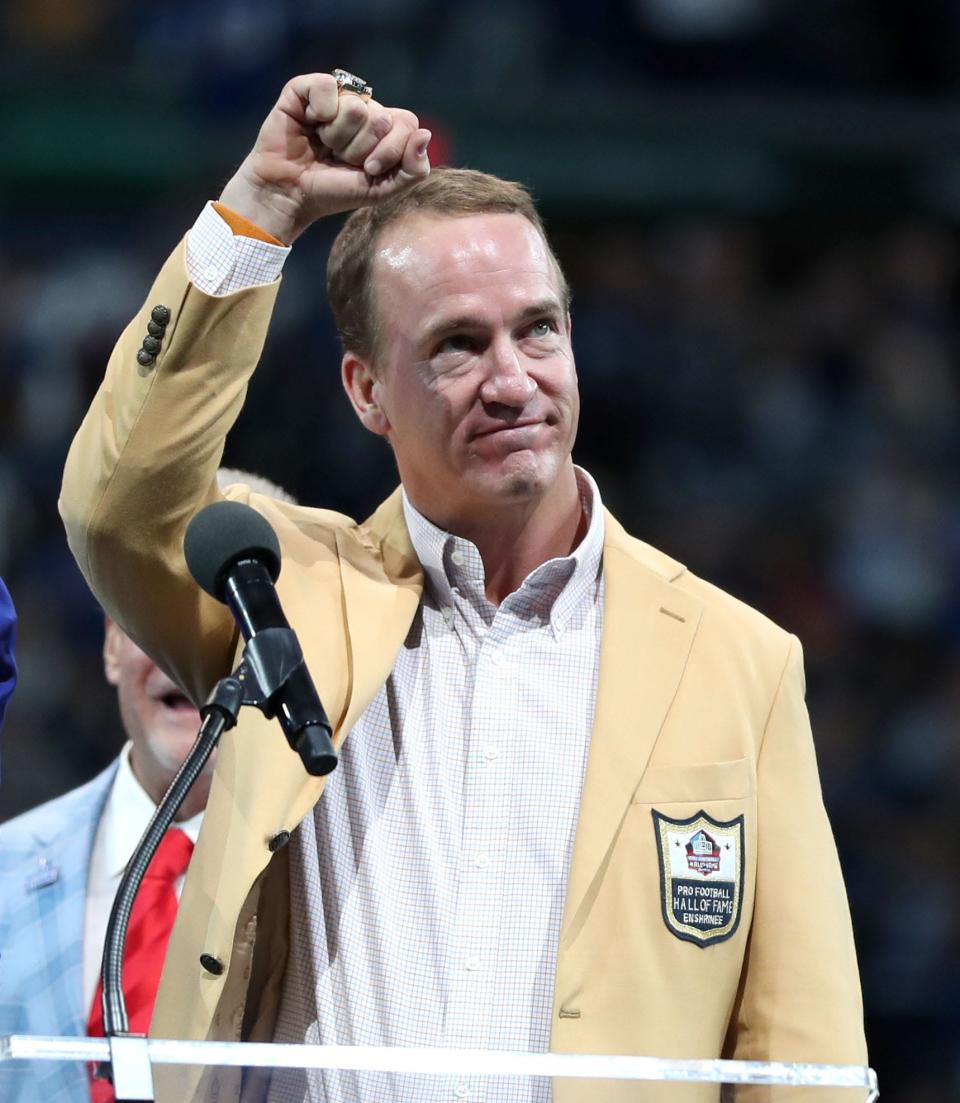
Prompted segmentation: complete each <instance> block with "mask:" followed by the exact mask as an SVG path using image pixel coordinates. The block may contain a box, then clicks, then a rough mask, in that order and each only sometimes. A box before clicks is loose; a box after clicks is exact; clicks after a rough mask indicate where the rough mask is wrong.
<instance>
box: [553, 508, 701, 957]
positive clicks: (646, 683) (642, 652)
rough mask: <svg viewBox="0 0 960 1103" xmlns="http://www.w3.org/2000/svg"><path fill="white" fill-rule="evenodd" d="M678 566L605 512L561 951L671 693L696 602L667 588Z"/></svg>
mask: <svg viewBox="0 0 960 1103" xmlns="http://www.w3.org/2000/svg"><path fill="white" fill-rule="evenodd" d="M683 571H684V568H683V566H682V565H681V564H679V563H676V562H674V561H673V560H671V559H669V558H668V557H666V556H664V555H662V554H661V553H659V552H657V551H655V550H654V549H653V548H650V547H648V546H647V545H645V544H642V543H641V542H640V541H639V540H634V539H633V538H632V537H629V536H628V535H627V534H626V533H625V532H624V530H623V528H622V527H621V526H620V525H619V524H618V523H617V521H615V520H614V519H613V517H612V516H611V515H610V514H609V513H607V515H606V536H605V540H604V551H603V574H604V612H603V640H602V643H601V647H600V679H599V684H598V686H597V705H596V713H595V716H594V725H593V735H592V737H591V743H590V754H589V758H588V760H587V773H586V778H585V779H584V786H583V793H582V796H581V801H580V817H579V821H578V825H577V834H576V839H575V841H574V850H573V858H572V862H571V867H570V877H569V881H568V885H567V899H566V905H565V908H564V921H563V928H562V932H561V939H560V944H561V947H564V946H567V945H569V944H570V943H571V942H572V941H573V940H574V939H575V938H576V936H577V933H578V932H579V930H580V928H581V927H582V925H583V921H584V919H585V918H586V915H587V913H588V912H589V910H590V905H591V903H592V901H593V898H594V896H595V893H596V889H597V887H598V885H599V882H600V878H601V876H602V870H603V863H604V858H605V856H606V854H607V853H608V851H609V849H610V846H611V845H612V843H613V842H614V840H615V838H616V835H617V832H618V830H619V828H620V825H621V823H622V822H623V818H624V816H625V815H626V812H627V810H628V808H629V806H630V801H631V799H632V797H633V794H634V791H635V790H636V787H637V785H638V784H639V782H640V779H641V777H642V776H643V773H644V770H645V769H646V767H647V763H648V761H649V759H650V755H651V753H652V751H653V747H654V744H655V743H656V741H657V736H658V735H659V733H660V729H661V727H662V726H663V722H664V720H665V718H666V715H667V712H668V711H669V708H670V704H671V702H672V701H673V698H674V695H675V694H676V691H677V687H678V685H679V684H680V679H681V677H682V676H683V671H684V668H685V666H686V662H687V657H688V655H689V653H690V648H691V645H692V644H693V638H694V636H695V634H696V631H697V627H698V625H699V622H700V616H701V612H702V607H701V603H700V601H699V600H698V599H697V598H695V597H693V596H692V595H690V594H688V593H686V592H684V591H683V590H681V589H679V588H678V587H676V586H673V585H671V583H672V582H673V581H674V580H675V579H676V578H677V577H679V576H680V575H681V574H682V573H683Z"/></svg>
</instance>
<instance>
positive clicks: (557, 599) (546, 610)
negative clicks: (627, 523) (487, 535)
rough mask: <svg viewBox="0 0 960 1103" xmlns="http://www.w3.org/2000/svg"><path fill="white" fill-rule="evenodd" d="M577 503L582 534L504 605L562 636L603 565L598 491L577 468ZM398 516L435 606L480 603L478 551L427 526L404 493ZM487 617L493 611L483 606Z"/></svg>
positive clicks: (429, 523) (482, 580) (481, 573)
mask: <svg viewBox="0 0 960 1103" xmlns="http://www.w3.org/2000/svg"><path fill="white" fill-rule="evenodd" d="M574 471H575V473H576V477H577V488H578V490H579V492H580V502H581V505H582V506H583V509H584V512H585V513H586V515H587V517H588V518H589V525H588V527H587V531H586V533H585V535H584V537H583V539H582V540H581V541H580V543H579V544H578V545H577V547H576V548H574V550H573V551H572V552H571V553H570V554H569V555H565V556H559V557H557V558H554V559H548V560H547V561H546V562H545V563H541V564H540V566H539V567H537V568H536V569H535V570H533V571H531V572H530V574H529V575H527V577H526V578H525V579H524V580H523V583H522V584H521V586H520V587H519V589H518V590H516V591H515V592H514V593H513V594H510V595H509V597H508V598H507V599H506V600H505V601H504V606H505V607H506V606H507V605H508V603H511V604H513V605H514V606H515V612H516V613H517V615H518V616H519V617H524V618H526V619H530V620H538V619H539V620H543V621H546V620H549V622H550V626H551V629H552V631H553V633H554V635H559V634H560V633H562V632H563V630H564V628H565V627H566V625H567V623H568V622H569V620H570V617H571V615H572V613H573V610H574V609H575V608H576V606H577V603H578V602H579V600H580V598H581V596H582V594H583V592H584V590H585V589H586V588H587V587H589V586H592V585H594V584H595V583H596V581H597V578H598V576H599V574H600V569H601V564H602V561H603V535H604V525H603V504H602V502H601V500H600V491H599V489H598V488H597V484H596V483H595V482H594V481H593V479H592V477H591V476H590V474H589V473H588V472H587V471H584V469H583V468H582V467H575V468H574ZM403 515H404V519H405V521H406V523H407V529H408V531H409V533H410V541H411V543H412V544H413V548H414V551H415V552H416V554H417V558H418V559H419V560H420V564H421V566H422V567H423V570H424V574H425V575H426V578H427V587H428V589H429V590H430V591H431V593H432V594H433V596H434V597H435V599H436V601H437V603H438V605H439V607H440V608H441V609H442V608H449V607H452V606H454V605H455V604H456V602H457V599H458V598H459V597H460V596H461V595H462V594H463V595H466V596H467V597H468V598H470V597H471V595H472V600H473V601H474V603H475V604H476V603H480V604H482V603H483V602H485V598H483V597H482V595H483V592H484V587H485V576H484V569H483V560H482V559H481V557H480V552H479V551H478V549H477V546H476V545H475V544H473V543H472V542H471V541H469V540H465V539H464V538H463V537H461V536H455V535H453V534H452V533H449V532H445V531H444V530H443V529H441V528H438V527H437V526H436V525H435V524H433V522H432V521H428V520H427V518H426V517H424V516H423V514H422V513H420V512H419V510H417V508H416V507H415V506H414V505H413V503H412V502H411V501H410V499H409V498H408V497H407V492H406V490H404V491H403ZM487 605H488V608H489V611H490V616H491V617H492V614H493V608H494V607H493V606H492V605H490V604H489V603H487Z"/></svg>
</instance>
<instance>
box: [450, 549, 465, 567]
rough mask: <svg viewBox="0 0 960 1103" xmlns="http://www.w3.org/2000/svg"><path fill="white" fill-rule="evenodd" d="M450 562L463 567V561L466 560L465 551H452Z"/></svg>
mask: <svg viewBox="0 0 960 1103" xmlns="http://www.w3.org/2000/svg"><path fill="white" fill-rule="evenodd" d="M450 562H451V563H453V565H454V566H455V567H462V566H463V562H464V560H463V552H460V551H455V552H451V553H450Z"/></svg>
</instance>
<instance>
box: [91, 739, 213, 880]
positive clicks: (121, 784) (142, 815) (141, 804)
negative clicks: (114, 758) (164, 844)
mask: <svg viewBox="0 0 960 1103" xmlns="http://www.w3.org/2000/svg"><path fill="white" fill-rule="evenodd" d="M132 747H133V744H132V743H127V744H126V746H125V747H124V748H123V750H122V751H121V752H120V759H119V763H118V765H117V776H116V777H115V778H114V779H113V786H112V788H111V790H110V796H109V797H108V798H107V803H106V805H105V806H104V809H103V818H102V819H101V821H100V822H101V825H102V832H103V834H102V836H101V840H102V845H103V858H104V868H105V869H106V871H107V874H108V875H109V876H111V877H118V876H119V875H120V874H121V873H122V872H123V870H124V868H125V867H126V865H127V862H129V861H130V859H131V858H132V857H133V852H134V850H135V849H136V846H137V843H138V842H139V841H140V837H141V836H142V835H143V833H144V831H146V829H147V824H149V823H150V820H151V818H152V816H153V813H154V812H155V811H156V807H157V806H156V805H155V804H154V803H153V801H152V800H151V799H150V796H149V794H148V793H147V791H146V789H144V787H143V786H142V785H141V784H140V782H139V781H137V779H136V777H135V775H134V773H133V768H132V767H131V765H130V751H131V749H132ZM202 822H203V812H198V813H197V814H196V815H195V816H191V817H190V819H189V820H186V821H184V822H183V823H176V824H174V825H173V826H175V827H179V828H180V830H181V831H183V832H185V834H186V835H187V836H188V837H189V839H190V841H191V842H192V843H194V844H195V843H196V841H197V836H198V835H199V834H200V824H201V823H202Z"/></svg>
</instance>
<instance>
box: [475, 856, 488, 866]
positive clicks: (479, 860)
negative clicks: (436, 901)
mask: <svg viewBox="0 0 960 1103" xmlns="http://www.w3.org/2000/svg"><path fill="white" fill-rule="evenodd" d="M474 862H475V863H476V866H477V869H486V868H487V866H488V865H490V855H489V854H478V855H477V856H476V858H474Z"/></svg>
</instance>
